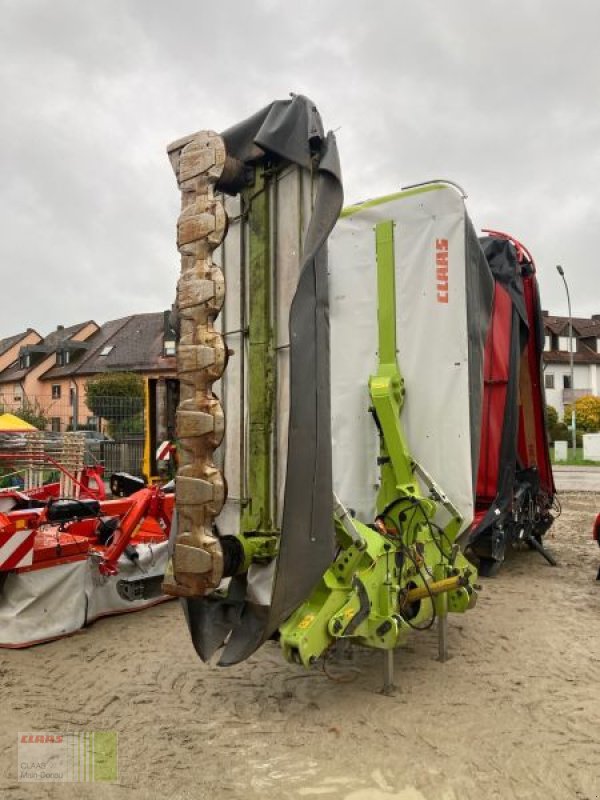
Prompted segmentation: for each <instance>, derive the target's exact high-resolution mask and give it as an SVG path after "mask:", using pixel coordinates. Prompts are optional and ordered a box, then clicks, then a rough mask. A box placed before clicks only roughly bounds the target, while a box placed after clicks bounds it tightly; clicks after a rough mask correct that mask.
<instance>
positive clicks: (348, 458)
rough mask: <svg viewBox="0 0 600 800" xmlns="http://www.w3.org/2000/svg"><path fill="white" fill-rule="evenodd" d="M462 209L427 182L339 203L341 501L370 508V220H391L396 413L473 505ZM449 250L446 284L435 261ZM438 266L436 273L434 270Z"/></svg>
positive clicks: (449, 490) (460, 501)
mask: <svg viewBox="0 0 600 800" xmlns="http://www.w3.org/2000/svg"><path fill="white" fill-rule="evenodd" d="M466 219H467V218H466V212H465V207H464V202H463V198H462V196H461V195H460V193H459V192H457V191H456V190H455V189H454V188H452V187H450V186H448V185H445V184H432V185H428V186H426V187H423V188H420V189H414V190H408V191H405V192H401V193H398V194H396V195H391V196H390V197H387V198H381V199H379V200H375V201H370V202H367V203H363V204H361V205H358V206H355V207H351V208H349V209H347V210H346V211H345V212H344V213H343V215H342V218H341V219H340V220H339V222H338V224H337V225H336V227H335V229H334V231H333V233H332V235H331V237H330V240H329V272H330V294H329V302H330V319H331V392H332V437H333V478H334V487H335V491H336V493H337V494H338V496H339V497H340V499H341V500H342V502H343V503H344V504H345V505H346V506H347V507H349V508H351V509H354V510H355V511H356V513H357V516H358V517H359V518H360V519H361V520H363V521H366V522H369V521H371V520H372V519H373V516H374V510H375V498H376V491H377V482H378V467H377V455H378V435H377V430H376V427H375V424H374V422H373V419H372V417H371V415H370V414H369V413H368V408H369V405H370V400H369V392H368V381H369V376H370V375H372V374H374V372H375V371H376V369H377V332H378V330H377V274H376V260H375V231H374V228H375V226H376V225H377V224H378V223H380V222H384V221H387V220H393V221H394V223H395V228H394V249H395V263H396V311H397V319H396V323H397V324H396V335H397V347H398V363H399V367H400V371H401V373H402V375H403V377H404V380H405V388H406V400H405V405H404V409H403V411H402V423H403V425H404V429H405V431H406V435H407V439H408V444H409V446H410V450H411V452H412V455H413V456H414V457H415V458H416V459H417V461H418V462H419V463H420V464H422V465H423V466H424V467H425V469H426V470H427V471H428V472H429V474H430V475H431V476H432V477H433V478H434V480H435V481H436V483H438V484H439V486H440V487H441V488H442V489H443V490H444V491H445V492H446V494H447V495H448V497H449V498H450V500H451V501H452V502H453V503H454V504H455V506H456V507H457V508H458V509H459V511H460V513H461V515H462V516H463V518H464V521H465V525H466V524H468V523H469V522H470V521H471V520H472V517H473V475H474V466H476V465H474V464H473V463H472V461H473V459H472V451H473V448H472V443H471V419H470V403H469V334H468V320H467V286H466V245H465V230H466V224H465V223H466ZM440 252H441V253H446V255H447V264H448V268H447V286H446V285H445V283H446V282H445V279H444V273H443V271H442V273H438V272H437V267H438V266H439V264H440V263H441V264H442V265H443V264H444V261H445V257H444V256H442V257H441V258H439V259H438V258H437V254H438V253H440ZM440 276H441V277H440Z"/></svg>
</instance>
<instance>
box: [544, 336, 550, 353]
mask: <svg viewBox="0 0 600 800" xmlns="http://www.w3.org/2000/svg"><path fill="white" fill-rule="evenodd" d="M544 350H545V351H546V352H548V351H549V350H550V337H549V336H548V334H546V335H545V336H544Z"/></svg>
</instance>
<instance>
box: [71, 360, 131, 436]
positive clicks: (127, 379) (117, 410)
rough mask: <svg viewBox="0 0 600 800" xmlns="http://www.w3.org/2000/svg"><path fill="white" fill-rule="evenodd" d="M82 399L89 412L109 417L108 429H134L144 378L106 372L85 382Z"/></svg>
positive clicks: (103, 417) (127, 373)
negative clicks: (83, 398)
mask: <svg viewBox="0 0 600 800" xmlns="http://www.w3.org/2000/svg"><path fill="white" fill-rule="evenodd" d="M85 399H86V403H87V407H88V408H89V409H90V411H92V413H94V414H95V415H96V416H97V417H101V418H102V419H106V420H108V422H109V423H110V428H111V432H115V433H116V432H121V433H122V432H124V431H125V430H127V431H130V430H136V431H137V429H138V428H139V419H140V418H141V416H142V412H143V409H144V381H143V380H142V378H141V377H140V376H139V375H136V374H135V373H133V372H106V373H103V374H102V375H98V376H96V377H94V378H90V379H89V380H88V381H87V383H86V385H85ZM134 420H135V423H134V422H133V421H134ZM128 423H131V424H128Z"/></svg>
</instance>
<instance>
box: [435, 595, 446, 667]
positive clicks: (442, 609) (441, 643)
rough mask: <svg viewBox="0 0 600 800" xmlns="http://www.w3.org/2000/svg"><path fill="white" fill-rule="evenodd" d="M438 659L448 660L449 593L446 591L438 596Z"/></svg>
mask: <svg viewBox="0 0 600 800" xmlns="http://www.w3.org/2000/svg"><path fill="white" fill-rule="evenodd" d="M437 613H438V624H437V629H438V660H439V661H441V662H442V663H443V662H444V661H447V660H448V595H447V594H446V593H445V592H444V593H443V594H441V595H440V596H439V597H438V608H437Z"/></svg>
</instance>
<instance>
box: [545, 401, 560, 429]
mask: <svg viewBox="0 0 600 800" xmlns="http://www.w3.org/2000/svg"><path fill="white" fill-rule="evenodd" d="M546 422H547V424H548V428H553V427H554V426H555V425H556V423H557V422H558V411H557V410H556V409H555V408H554V406H546Z"/></svg>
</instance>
